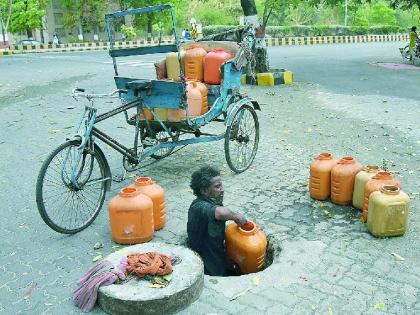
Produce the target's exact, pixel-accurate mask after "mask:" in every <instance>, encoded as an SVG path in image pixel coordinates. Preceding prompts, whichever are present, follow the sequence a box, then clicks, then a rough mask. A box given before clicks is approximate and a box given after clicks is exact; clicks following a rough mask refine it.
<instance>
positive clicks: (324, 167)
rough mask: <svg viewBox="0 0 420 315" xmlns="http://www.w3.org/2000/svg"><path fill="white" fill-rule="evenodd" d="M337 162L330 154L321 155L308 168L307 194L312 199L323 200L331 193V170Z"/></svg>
mask: <svg viewBox="0 0 420 315" xmlns="http://www.w3.org/2000/svg"><path fill="white" fill-rule="evenodd" d="M336 164H337V160H336V159H334V158H333V156H332V155H331V154H330V153H321V154H320V155H318V156H317V157H316V158H315V160H314V161H313V162H312V164H311V167H310V171H309V173H310V178H309V193H310V195H311V197H312V198H314V199H317V200H325V199H327V198H328V197H329V196H330V193H331V169H332V168H333V167H334V166H335V165H336Z"/></svg>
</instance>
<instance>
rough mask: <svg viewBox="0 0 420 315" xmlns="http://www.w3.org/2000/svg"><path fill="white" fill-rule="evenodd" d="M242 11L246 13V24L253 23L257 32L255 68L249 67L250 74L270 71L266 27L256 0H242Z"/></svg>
mask: <svg viewBox="0 0 420 315" xmlns="http://www.w3.org/2000/svg"><path fill="white" fill-rule="evenodd" d="M241 7H242V11H243V12H244V15H245V25H252V27H253V30H254V32H255V39H256V42H255V52H254V53H255V69H248V71H247V72H248V74H254V73H253V72H255V74H256V73H260V72H268V69H269V64H268V58H267V46H266V43H265V38H264V37H265V29H264V27H263V26H262V25H261V23H260V21H259V19H258V12H257V7H256V6H255V1H254V0H241ZM249 72H251V73H249Z"/></svg>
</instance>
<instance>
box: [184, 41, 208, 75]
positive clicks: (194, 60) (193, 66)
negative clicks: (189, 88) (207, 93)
mask: <svg viewBox="0 0 420 315" xmlns="http://www.w3.org/2000/svg"><path fill="white" fill-rule="evenodd" d="M206 55H207V52H206V51H205V50H204V48H202V47H201V46H200V45H191V46H190V48H189V49H188V50H187V51H186V52H185V57H184V66H185V77H186V78H187V79H188V80H197V81H203V78H204V73H203V63H204V57H205V56H206Z"/></svg>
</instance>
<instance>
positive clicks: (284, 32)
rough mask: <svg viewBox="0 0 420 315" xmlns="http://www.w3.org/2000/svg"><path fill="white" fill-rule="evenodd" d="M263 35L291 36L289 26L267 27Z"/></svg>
mask: <svg viewBox="0 0 420 315" xmlns="http://www.w3.org/2000/svg"><path fill="white" fill-rule="evenodd" d="M265 33H266V34H267V35H270V36H290V35H293V33H292V28H291V26H268V27H267V28H266V29H265Z"/></svg>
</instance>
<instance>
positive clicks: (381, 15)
mask: <svg viewBox="0 0 420 315" xmlns="http://www.w3.org/2000/svg"><path fill="white" fill-rule="evenodd" d="M396 23H397V19H396V17H395V11H394V10H393V9H391V8H390V7H389V6H388V4H387V3H385V2H383V1H381V2H378V3H375V4H374V5H372V9H371V12H370V17H369V24H370V25H395V24H396Z"/></svg>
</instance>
